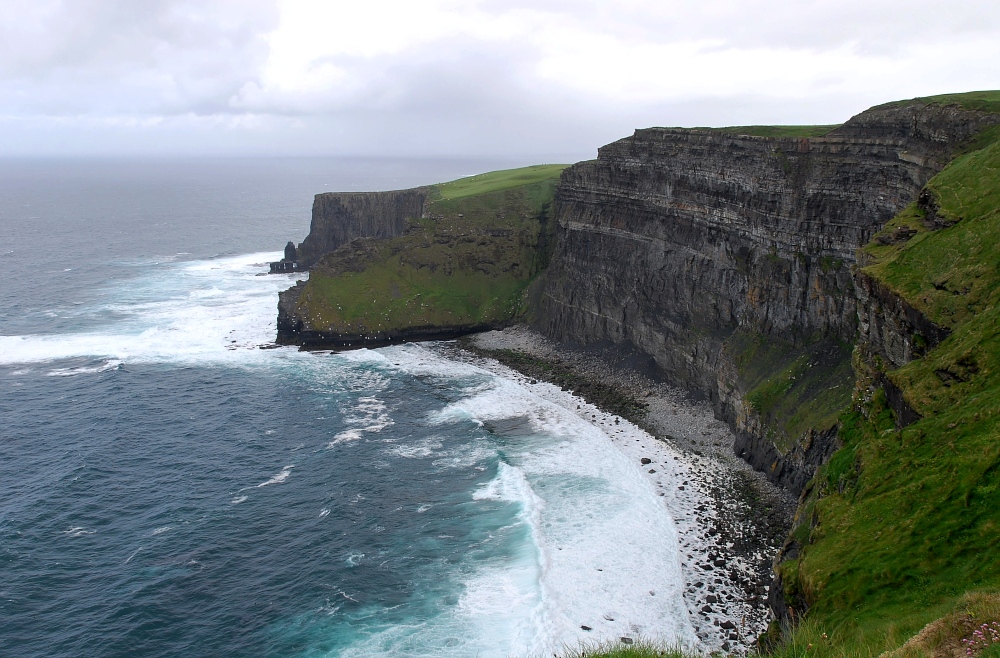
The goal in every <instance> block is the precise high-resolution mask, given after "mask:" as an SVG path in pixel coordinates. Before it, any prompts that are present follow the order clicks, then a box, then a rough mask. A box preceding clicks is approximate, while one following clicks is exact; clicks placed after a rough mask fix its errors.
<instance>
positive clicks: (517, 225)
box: [298, 165, 562, 335]
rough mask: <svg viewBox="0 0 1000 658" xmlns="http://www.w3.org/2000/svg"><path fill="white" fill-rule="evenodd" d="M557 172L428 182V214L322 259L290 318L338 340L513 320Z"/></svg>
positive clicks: (546, 232) (537, 256)
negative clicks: (399, 230)
mask: <svg viewBox="0 0 1000 658" xmlns="http://www.w3.org/2000/svg"><path fill="white" fill-rule="evenodd" d="M561 170H562V167H561V166H558V165H551V166H550V165H543V166H540V167H527V168H524V169H516V170H510V171H505V172H493V173H491V174H484V175H483V176H481V177H470V178H467V179H462V180H460V181H455V182H453V183H446V184H443V185H440V186H434V187H433V188H432V195H431V196H432V198H433V200H432V201H431V202H430V203H429V204H428V210H427V213H426V215H427V216H426V217H424V218H414V219H411V220H410V226H409V229H408V230H407V232H406V234H404V235H403V236H400V237H397V238H393V239H389V240H377V239H373V238H372V239H364V240H358V241H355V242H353V243H351V244H350V245H345V246H344V247H341V248H340V249H338V250H337V251H335V252H333V253H331V254H327V255H326V256H324V257H323V259H321V261H320V262H319V263H318V264H317V265H316V266H314V267H313V268H312V270H311V271H310V276H309V281H308V282H307V283H306V284H305V287H304V289H303V291H302V294H301V295H300V297H299V300H298V313H299V314H300V316H302V317H304V318H306V320H307V325H308V328H309V329H313V330H319V331H325V332H332V333H340V334H346V335H352V334H370V333H373V332H384V331H399V330H405V329H415V328H425V327H475V326H484V325H499V324H503V323H504V322H506V321H509V320H511V319H513V318H514V317H517V316H518V315H519V314H520V313H521V312H522V310H523V302H524V293H525V290H526V289H527V287H528V285H529V284H530V283H531V281H532V280H533V279H534V278H535V277H536V276H537V275H538V274H539V273H540V272H541V270H542V269H543V268H544V267H545V265H546V264H547V262H548V260H547V259H548V252H549V249H550V244H551V230H552V227H551V225H550V224H549V223H548V221H547V216H548V214H547V213H548V205H549V204H550V203H551V201H552V197H553V194H554V191H555V184H556V181H557V180H558V176H559V173H560V172H561ZM525 181H528V182H525ZM442 190H443V192H442ZM444 193H447V194H444Z"/></svg>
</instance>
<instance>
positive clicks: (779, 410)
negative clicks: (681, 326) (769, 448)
mask: <svg viewBox="0 0 1000 658" xmlns="http://www.w3.org/2000/svg"><path fill="white" fill-rule="evenodd" d="M726 351H728V352H730V353H731V354H733V355H734V360H735V362H736V364H737V366H738V368H739V377H740V385H741V388H742V389H743V390H746V391H748V393H747V395H746V397H745V401H746V403H747V405H748V406H749V407H750V408H752V409H753V410H754V411H756V412H757V413H759V414H760V417H761V420H762V421H763V422H764V423H765V424H766V425H767V426H768V428H769V430H770V431H771V432H773V435H771V436H770V437H769V438H770V439H771V441H772V442H773V443H774V445H775V446H776V447H777V448H778V450H779V451H780V452H782V453H783V454H784V453H787V452H788V451H789V450H791V449H792V448H793V447H794V445H795V443H796V442H797V441H799V440H800V439H801V438H802V436H803V435H804V434H805V433H806V432H808V431H809V430H810V429H814V430H817V431H820V432H823V431H826V430H828V429H830V428H831V427H833V426H834V425H836V424H837V421H838V418H839V416H840V414H841V413H842V412H843V411H844V409H845V408H847V406H848V405H849V404H850V402H851V389H852V388H853V381H854V375H853V372H852V370H851V359H850V353H851V348H850V346H849V345H844V344H840V343H837V342H836V341H831V340H822V341H819V342H815V343H812V344H809V345H805V346H796V345H792V344H790V343H784V342H781V341H776V340H773V339H770V338H765V337H764V336H762V335H760V334H747V333H737V334H735V335H734V336H733V337H732V338H730V339H729V340H728V341H727V344H726Z"/></svg>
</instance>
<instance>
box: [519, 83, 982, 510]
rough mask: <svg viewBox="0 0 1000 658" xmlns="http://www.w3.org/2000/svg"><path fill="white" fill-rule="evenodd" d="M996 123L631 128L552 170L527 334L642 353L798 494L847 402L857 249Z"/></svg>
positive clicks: (922, 118)
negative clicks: (587, 157)
mask: <svg viewBox="0 0 1000 658" xmlns="http://www.w3.org/2000/svg"><path fill="white" fill-rule="evenodd" d="M995 123H997V117H996V116H995V115H991V114H987V113H983V112H977V111H969V110H965V109H962V108H960V107H957V106H953V105H952V106H942V105H938V104H925V103H910V104H891V105H888V106H881V107H877V108H873V109H871V110H869V111H867V112H864V113H862V114H860V115H858V116H856V117H854V118H852V119H851V120H850V121H848V122H847V123H845V124H844V125H843V126H841V127H838V128H836V129H834V130H832V131H831V132H829V133H828V134H826V135H825V136H822V137H809V138H807V137H801V138H800V137H781V138H777V137H758V136H753V135H750V134H741V133H740V131H739V130H733V131H725V130H697V129H694V130H688V129H670V128H650V129H645V130H637V131H636V132H635V134H634V135H633V136H632V137H629V138H626V139H622V140H620V141H618V142H615V143H613V144H610V145H608V146H605V147H603V148H601V149H600V150H599V152H598V158H597V160H593V161H589V162H582V163H579V164H577V165H574V166H573V167H570V168H569V169H567V170H566V171H565V172H564V173H563V176H562V179H561V181H560V185H559V187H558V190H557V193H556V198H555V203H554V206H553V207H554V219H555V220H556V227H557V228H556V251H555V253H554V255H553V258H552V265H551V266H550V268H549V270H548V272H547V273H546V276H545V284H544V289H543V294H542V297H541V303H540V308H539V310H538V320H537V325H538V328H539V329H541V330H542V331H543V332H544V333H546V334H547V335H549V336H550V337H552V338H554V339H556V340H559V341H565V342H571V343H580V344H589V343H599V342H602V341H611V342H613V343H618V344H623V343H624V344H631V345H632V346H634V347H635V348H637V349H639V350H640V351H642V352H645V353H647V354H649V355H651V356H652V357H653V359H654V360H655V362H656V364H657V366H658V367H659V368H660V369H661V371H662V372H663V373H664V375H665V376H666V378H667V379H668V380H670V381H672V382H674V383H677V384H681V385H684V386H687V387H688V388H689V389H691V390H693V391H697V392H700V393H702V394H704V395H706V396H707V397H709V398H711V400H712V401H713V402H714V403H715V404H716V408H717V410H718V413H719V414H720V415H721V416H722V417H723V418H725V419H726V420H728V421H729V422H730V423H731V424H732V425H733V426H734V429H735V430H736V432H737V435H738V443H737V451H738V452H739V453H740V454H741V455H742V456H743V457H744V458H746V459H747V460H748V461H750V462H751V463H752V464H753V465H754V466H755V467H757V468H759V469H761V470H764V471H765V472H766V473H768V474H769V475H770V476H771V477H772V479H774V480H775V481H776V482H778V483H780V484H782V485H784V486H787V487H789V488H791V489H793V490H796V491H797V490H800V489H801V488H802V487H803V486H804V485H805V483H806V482H807V481H808V480H809V479H810V478H811V477H812V474H813V472H814V470H815V468H816V466H817V465H818V464H819V463H821V462H822V461H824V460H825V458H826V457H827V456H829V454H830V453H831V452H832V451H833V449H834V448H835V447H836V446H835V438H834V437H835V435H836V432H835V430H834V429H833V428H834V425H835V423H836V418H837V414H838V413H839V411H840V410H841V409H842V408H843V407H845V406H846V405H847V403H848V401H849V400H850V392H851V388H852V382H853V374H852V372H851V368H850V351H851V345H852V343H853V338H854V336H855V334H856V331H857V318H858V296H857V295H856V293H855V290H854V286H855V284H854V280H853V277H852V267H853V266H854V264H855V261H856V256H855V252H856V250H857V249H858V248H859V247H861V246H862V245H864V244H865V243H867V242H868V241H869V240H870V239H871V237H872V235H873V234H874V233H875V232H876V231H878V230H879V229H880V228H881V227H882V226H883V225H884V224H885V223H886V222H887V221H888V220H889V219H890V218H892V217H893V216H894V215H896V214H897V213H898V212H899V211H900V210H902V209H903V208H904V207H906V206H907V204H909V203H911V202H913V201H914V200H915V199H916V198H917V196H918V193H919V192H920V189H921V187H922V186H923V185H924V184H925V183H926V182H927V181H928V180H929V179H930V178H931V176H933V175H934V174H935V173H937V172H938V171H940V170H941V169H942V168H943V167H944V166H945V164H946V163H947V162H948V161H949V160H950V159H951V157H952V155H953V153H954V151H955V149H956V147H958V146H959V145H960V144H962V143H964V142H965V141H967V140H968V139H970V138H971V137H972V136H973V135H975V134H977V133H978V132H980V131H981V130H982V129H983V128H985V127H987V126H989V125H992V124H995ZM830 390H833V391H834V392H835V393H836V392H838V391H839V394H835V395H832V396H831V395H830V394H829V393H828V392H829V391H830Z"/></svg>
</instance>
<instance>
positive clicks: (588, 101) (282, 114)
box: [0, 0, 1000, 157]
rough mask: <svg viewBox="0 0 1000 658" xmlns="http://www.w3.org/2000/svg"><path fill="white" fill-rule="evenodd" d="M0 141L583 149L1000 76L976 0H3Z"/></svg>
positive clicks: (393, 151)
mask: <svg viewBox="0 0 1000 658" xmlns="http://www.w3.org/2000/svg"><path fill="white" fill-rule="evenodd" d="M0 11H3V12H4V16H5V20H4V22H3V23H2V24H0V152H3V153H6V154H64V155H74V154H105V153H130V154H138V153H178V154H182V153H183V154H189V153H206V154H226V153H232V154H240V153H255V154H256V153H261V154H264V153H271V154H324V155H327V154H354V155H392V156H397V155H403V156H406V155H419V156H434V155H438V156H451V155H476V156H483V155H495V156H515V157H521V156H524V157H528V156H538V157H542V156H544V155H547V154H553V155H554V154H573V155H576V154H581V155H586V154H588V153H593V151H594V149H595V148H596V147H597V146H599V145H600V144H603V143H606V142H608V141H611V140H613V139H616V138H618V137H622V136H625V135H627V134H629V133H630V132H631V131H632V129H634V128H636V127H644V126H650V125H739V124H750V123H838V122H841V121H843V120H845V119H846V118H848V117H849V116H850V115H851V114H854V113H856V112H858V111H860V110H862V109H864V108H866V107H868V106H870V105H873V104H876V103H879V102H884V101H888V100H894V99H898V98H909V97H913V96H918V95H929V94H935V93H945V92H952V91H968V90H973V89H993V88H998V87H1000V69H998V67H997V65H996V62H998V61H1000V9H998V8H997V7H996V6H995V2H976V1H970V2H963V3H945V2H940V1H929V0H923V1H921V0H908V1H902V0H883V1H876V2H873V1H872V0H864V1H862V0H838V1H837V2H831V1H828V0H814V1H810V2H803V1H801V0H799V1H795V2H780V1H775V2H762V1H739V2H737V1H728V0H703V1H700V2H669V1H667V2H663V1H660V2H656V1H652V2H650V1H644V0H618V1H617V2H613V3H612V2H605V1H597V0H575V1H573V2H569V1H564V0H536V1H534V2H522V1H521V0H508V1H505V2H499V1H496V0H479V1H476V0H471V1H468V0H467V1H463V2H456V1H452V0H410V1H409V2H395V1H385V0H381V1H380V0H369V1H368V2H365V3H358V2H343V1H329V2H316V1H309V0H200V1H198V2H194V1H190V0H133V1H131V2H127V3H126V2H114V1H112V0H103V1H102V0H62V1H61V0H35V1H34V2H32V3H25V2H22V1H20V0H0Z"/></svg>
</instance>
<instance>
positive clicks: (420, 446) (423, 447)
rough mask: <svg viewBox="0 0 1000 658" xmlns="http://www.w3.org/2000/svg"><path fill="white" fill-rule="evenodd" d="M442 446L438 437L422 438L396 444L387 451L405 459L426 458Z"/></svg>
mask: <svg viewBox="0 0 1000 658" xmlns="http://www.w3.org/2000/svg"><path fill="white" fill-rule="evenodd" d="M442 447H443V446H442V444H441V441H439V440H438V439H422V440H419V441H415V442H413V443H405V444H402V445H394V446H392V447H391V448H389V449H388V450H387V451H386V452H388V453H389V454H391V455H395V456H396V457H402V458H404V459H424V458H427V457H430V456H431V455H434V454H435V453H436V452H437V451H439V450H440V449H441V448H442Z"/></svg>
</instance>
